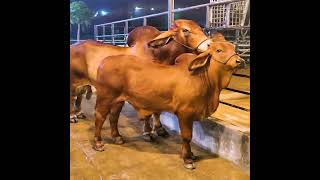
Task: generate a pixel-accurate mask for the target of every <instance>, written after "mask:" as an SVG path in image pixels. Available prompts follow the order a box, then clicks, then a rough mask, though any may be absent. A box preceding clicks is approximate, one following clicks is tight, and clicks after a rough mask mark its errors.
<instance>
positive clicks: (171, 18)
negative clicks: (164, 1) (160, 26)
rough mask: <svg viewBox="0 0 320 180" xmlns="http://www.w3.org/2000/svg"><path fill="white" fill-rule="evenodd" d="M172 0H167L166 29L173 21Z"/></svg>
mask: <svg viewBox="0 0 320 180" xmlns="http://www.w3.org/2000/svg"><path fill="white" fill-rule="evenodd" d="M173 10H174V0H168V30H169V28H170V27H171V25H172V23H173V21H174V14H173Z"/></svg>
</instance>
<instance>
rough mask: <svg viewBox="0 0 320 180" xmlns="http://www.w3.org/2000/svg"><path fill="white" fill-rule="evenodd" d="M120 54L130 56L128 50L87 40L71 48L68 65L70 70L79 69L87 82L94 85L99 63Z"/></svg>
mask: <svg viewBox="0 0 320 180" xmlns="http://www.w3.org/2000/svg"><path fill="white" fill-rule="evenodd" d="M120 54H130V50H129V49H128V48H124V47H118V46H112V45H107V44H103V43H100V42H96V41H92V40H88V41H85V42H82V43H79V44H76V45H75V46H73V47H71V52H70V56H71V57H70V61H71V63H70V64H71V68H75V67H76V68H77V69H79V71H81V72H83V74H84V76H86V78H87V79H88V81H90V82H91V83H92V84H94V82H95V81H96V77H97V69H98V67H99V64H100V63H101V61H102V60H103V59H104V58H106V57H109V56H115V55H120ZM79 67H80V68H79Z"/></svg>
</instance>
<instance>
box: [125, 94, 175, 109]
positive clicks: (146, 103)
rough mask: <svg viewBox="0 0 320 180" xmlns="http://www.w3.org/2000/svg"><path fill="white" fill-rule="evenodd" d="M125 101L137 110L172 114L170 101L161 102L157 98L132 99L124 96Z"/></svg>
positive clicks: (141, 97) (142, 97) (161, 100)
mask: <svg viewBox="0 0 320 180" xmlns="http://www.w3.org/2000/svg"><path fill="white" fill-rule="evenodd" d="M124 99H125V101H127V102H129V103H130V104H131V105H132V106H133V107H135V108H137V109H143V110H146V111H150V112H163V111H166V112H172V111H173V108H172V104H171V102H170V101H166V100H163V99H161V98H157V97H150V96H149V97H148V96H140V97H132V96H126V97H125V98H124Z"/></svg>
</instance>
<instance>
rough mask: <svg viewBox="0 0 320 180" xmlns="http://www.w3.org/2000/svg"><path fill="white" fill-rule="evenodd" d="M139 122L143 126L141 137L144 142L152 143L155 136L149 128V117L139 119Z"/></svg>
mask: <svg viewBox="0 0 320 180" xmlns="http://www.w3.org/2000/svg"><path fill="white" fill-rule="evenodd" d="M140 120H141V121H143V122H144V124H143V133H142V137H143V139H144V140H145V141H147V142H152V141H154V140H155V135H154V133H153V132H152V127H151V123H150V122H151V115H148V116H144V117H140Z"/></svg>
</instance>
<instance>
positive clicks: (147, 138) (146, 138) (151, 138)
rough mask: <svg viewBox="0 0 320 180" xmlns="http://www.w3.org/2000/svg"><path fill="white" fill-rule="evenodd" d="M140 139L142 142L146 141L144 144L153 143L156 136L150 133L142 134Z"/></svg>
mask: <svg viewBox="0 0 320 180" xmlns="http://www.w3.org/2000/svg"><path fill="white" fill-rule="evenodd" d="M142 137H143V139H144V141H146V142H153V141H155V139H156V136H155V135H154V134H153V133H150V132H145V133H143V134H142Z"/></svg>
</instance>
